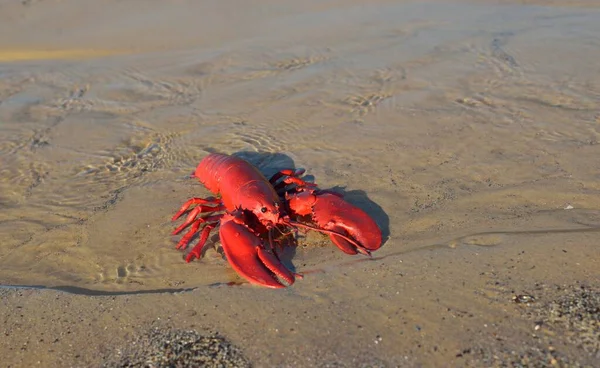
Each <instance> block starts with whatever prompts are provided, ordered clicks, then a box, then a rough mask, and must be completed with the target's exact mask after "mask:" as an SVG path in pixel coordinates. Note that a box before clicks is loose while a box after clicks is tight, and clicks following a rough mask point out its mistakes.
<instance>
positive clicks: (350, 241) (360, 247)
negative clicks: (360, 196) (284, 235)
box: [289, 221, 371, 257]
mask: <svg viewBox="0 0 600 368" xmlns="http://www.w3.org/2000/svg"><path fill="white" fill-rule="evenodd" d="M289 225H292V226H299V227H303V228H306V229H310V230H315V231H318V232H320V233H324V234H333V235H335V236H339V237H340V238H342V239H344V240H346V241H347V242H349V243H350V244H352V245H354V246H355V247H356V248H357V249H358V251H359V252H360V253H362V254H364V255H366V256H369V257H371V252H370V251H369V250H368V249H367V248H365V247H363V246H362V245H360V244H358V243H357V242H356V241H354V240H353V239H350V238H349V237H347V236H346V235H344V234H340V233H338V232H336V231H333V230H327V229H319V228H318V227H314V226H310V225H306V224H301V223H299V222H295V221H290V222H289Z"/></svg>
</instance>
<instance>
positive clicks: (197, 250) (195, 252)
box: [185, 224, 215, 263]
mask: <svg viewBox="0 0 600 368" xmlns="http://www.w3.org/2000/svg"><path fill="white" fill-rule="evenodd" d="M214 228H215V224H209V225H206V226H205V227H204V229H202V234H201V235H200V240H199V241H198V244H196V246H195V247H194V248H193V249H192V251H191V252H189V253H188V255H187V257H185V261H186V262H188V263H189V262H191V261H192V260H194V258H198V259H200V258H202V250H203V249H204V247H205V246H206V240H208V236H209V235H210V232H211V231H212V229H214Z"/></svg>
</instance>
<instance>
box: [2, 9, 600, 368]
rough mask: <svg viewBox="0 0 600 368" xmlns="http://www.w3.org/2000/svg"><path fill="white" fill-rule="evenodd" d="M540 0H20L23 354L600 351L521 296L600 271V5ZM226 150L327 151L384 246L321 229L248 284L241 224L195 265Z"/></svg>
mask: <svg viewBox="0 0 600 368" xmlns="http://www.w3.org/2000/svg"><path fill="white" fill-rule="evenodd" d="M519 3H529V4H532V5H523V4H511V3H510V1H507V0H497V1H495V3H493V2H492V1H491V0H490V2H477V3H476V4H471V3H466V2H465V3H461V2H453V1H440V2H427V3H423V2H398V1H385V0H372V1H370V2H359V1H354V0H347V1H328V2H322V1H312V0H311V1H303V2H281V1H271V0H261V1H260V2H252V3H251V4H250V2H246V1H243V2H242V1H240V2H231V1H230V2H223V1H202V2H198V1H186V0H173V1H170V2H148V1H145V0H126V1H104V2H97V1H91V0H90V1H83V0H38V1H35V0H33V1H23V2H14V1H3V0H0V164H1V165H0V239H1V240H2V241H1V242H0V285H2V286H1V287H0V299H2V303H0V316H1V317H2V318H1V319H2V321H3V323H4V324H3V335H4V336H5V337H6V338H4V339H0V354H1V355H2V356H3V359H4V360H3V362H4V363H5V364H9V365H11V366H26V367H29V366H32V365H34V364H40V362H41V363H44V366H60V367H63V366H99V365H100V364H101V363H102V362H103V361H105V360H106V359H105V358H106V357H107V356H110V355H114V354H116V355H117V356H120V354H121V352H122V351H123V350H122V348H123V347H124V346H126V345H131V341H134V340H132V338H133V336H135V335H139V334H142V335H143V331H145V330H146V329H147V328H148V327H156V326H158V327H161V328H164V329H165V330H166V331H170V330H171V329H173V328H177V329H188V328H191V329H195V330H196V331H197V332H202V330H203V329H208V328H210V329H212V330H216V331H219V332H220V333H222V334H224V336H226V337H227V338H228V339H230V340H231V341H232V343H233V344H235V345H236V346H240V347H241V348H242V350H243V351H244V353H245V354H246V355H247V356H248V358H249V359H250V360H251V361H252V362H253V363H254V364H255V366H269V367H275V366H281V367H287V366H294V367H297V366H298V367H299V366H310V367H312V366H325V365H326V364H329V363H331V364H332V365H334V364H335V366H340V367H342V366H349V367H355V366H361V364H363V366H415V367H420V366H444V365H450V366H465V365H466V366H469V364H471V365H472V366H481V364H482V362H491V361H493V362H498V361H499V360H500V363H501V364H499V365H500V366H501V365H502V364H504V365H505V366H506V365H511V364H513V363H514V364H522V363H523V361H522V359H520V356H533V357H538V358H537V359H539V360H540V361H537V363H539V365H540V366H544V364H545V363H540V362H541V361H542V360H543V359H546V361H547V362H548V361H549V362H550V363H548V364H552V363H551V362H552V359H554V360H556V361H559V362H563V361H564V360H562V359H563V358H564V359H567V361H570V362H579V363H581V364H588V365H593V363H592V362H595V361H597V356H598V355H597V354H598V351H597V349H596V350H595V351H587V350H582V349H581V348H580V346H579V345H578V343H576V342H575V343H574V342H573V340H569V338H565V336H568V335H569V334H572V335H573V336H575V337H577V336H580V335H581V334H579V332H578V330H573V329H572V328H571V330H569V328H568V326H567V328H566V330H564V329H562V328H563V327H560V326H559V327H556V326H553V325H552V324H551V323H550V322H544V324H543V326H541V327H540V328H539V329H538V328H537V327H535V325H533V324H532V323H535V324H538V323H540V322H539V321H540V320H539V319H534V317H533V316H532V317H531V318H530V319H527V318H525V319H524V318H523V317H522V316H523V314H526V313H527V311H528V309H527V305H523V304H518V303H515V299H514V298H515V297H516V296H518V295H531V296H532V297H535V298H537V300H538V301H539V302H540V303H546V302H549V301H551V300H552V298H554V296H553V295H554V294H557V293H558V294H560V293H559V292H558V291H560V290H561V288H562V290H580V286H582V285H584V284H586V283H587V284H588V285H592V286H594V285H598V284H599V283H600V281H599V280H600V272H599V270H600V264H599V263H600V248H598V241H597V240H598V236H599V235H600V196H599V190H600V184H599V179H600V176H599V173H600V161H599V160H597V157H598V156H599V153H600V145H599V144H598V142H599V140H600V105H599V104H598V102H599V101H600V79H599V77H598V76H599V75H600V66H599V65H600V64H598V62H597V60H599V59H600V58H599V57H600V47H599V46H600V10H598V9H597V8H595V7H592V6H591V5H594V4H595V3H594V2H593V1H592V0H576V1H571V0H552V1H544V2H543V3H544V4H547V5H549V4H552V5H556V6H539V5H533V3H535V0H526V1H519ZM540 3H542V2H540ZM567 5H568V6H567ZM215 151H218V152H223V153H229V154H234V153H235V154H238V155H241V156H243V157H245V158H247V159H248V160H250V161H251V162H253V163H255V164H256V165H258V166H259V167H260V168H261V169H262V170H263V171H264V172H265V174H267V175H268V174H270V173H273V172H274V171H275V170H277V169H279V168H283V167H289V166H295V167H303V168H306V170H307V172H308V174H309V175H311V176H312V177H313V178H314V179H315V181H316V182H317V183H318V184H319V185H320V186H321V187H322V188H334V189H335V190H338V191H340V192H344V193H345V194H346V197H347V198H348V200H349V201H350V202H352V203H355V204H356V205H358V206H360V207H362V208H364V209H365V210H366V211H367V212H368V213H369V214H370V215H371V216H373V218H374V219H375V220H376V221H377V222H378V224H379V225H380V226H381V228H382V230H383V233H384V235H385V236H386V238H387V239H386V242H385V244H384V246H383V247H382V248H381V249H380V250H378V251H377V252H375V253H374V254H373V256H374V257H373V259H367V258H366V257H363V256H352V257H351V256H348V255H346V254H344V253H342V252H341V251H339V250H338V249H337V248H336V247H335V246H333V245H332V244H331V243H330V242H329V240H328V239H327V238H326V237H323V236H321V235H319V234H314V233H309V234H308V235H307V236H306V237H303V238H301V239H300V240H299V243H300V246H299V247H297V248H296V249H288V252H287V253H286V254H285V262H286V263H287V264H288V265H289V266H290V267H293V268H294V269H295V270H296V271H297V272H301V273H303V274H304V275H305V277H304V279H302V280H297V281H296V283H295V284H294V285H293V286H292V287H289V288H286V289H283V290H278V291H274V290H270V289H264V288H258V287H249V286H248V285H247V284H242V285H240V286H238V287H230V286H228V284H229V283H232V282H233V283H234V284H235V285H238V284H239V283H241V282H243V280H241V279H240V278H239V277H237V275H236V274H235V273H234V272H233V271H232V269H231V267H229V265H228V264H227V261H226V260H225V259H224V258H223V257H222V256H221V254H220V253H219V252H218V245H219V244H218V236H217V234H216V233H215V234H214V235H213V237H212V240H211V242H212V243H213V244H215V246H216V249H213V248H209V249H208V250H207V252H206V254H205V257H204V258H203V259H202V260H201V261H194V262H192V263H189V264H187V263H185V261H184V256H185V254H184V253H183V252H180V251H177V250H176V249H175V245H176V244H177V241H178V240H179V237H177V236H175V237H173V236H171V235H170V233H171V231H172V230H173V229H174V228H175V227H176V226H177V225H179V223H180V222H176V223H172V222H171V221H170V219H171V216H172V215H173V214H174V213H175V212H176V211H177V210H178V209H179V207H180V206H181V204H182V203H183V202H184V201H185V200H187V199H188V198H190V197H197V196H208V195H209V194H210V193H208V192H207V191H206V190H205V189H204V188H203V187H202V186H201V185H200V184H199V183H197V182H196V181H194V180H192V179H189V174H190V172H191V171H192V170H193V169H194V168H195V167H196V165H197V164H198V162H199V161H200V160H201V159H202V158H203V157H204V156H205V155H206V154H208V153H209V152H215ZM565 285H567V286H568V287H566V288H565ZM15 286H18V288H17V287H15ZM31 286H33V287H37V288H56V289H58V290H60V291H61V292H57V291H51V290H31V288H30V287H31ZM595 290H597V289H595ZM62 291H67V292H68V294H65V293H62ZM596 292H597V291H596ZM81 294H84V295H81ZM574 295H575V298H580V299H581V297H580V296H577V295H579V294H577V293H575V294H574ZM544 298H546V299H544ZM517 300H518V299H517ZM526 304H527V303H526ZM534 305H535V304H534ZM540 305H542V304H540ZM535 318H537V317H535ZM582 318H583V317H582ZM586 318H587V317H586ZM584 319H585V318H584ZM583 322H585V323H587V325H586V326H588V327H590V326H591V328H590V329H589V331H591V335H590V336H591V337H592V339H594V338H597V337H598V336H597V335H596V336H594V330H593V327H594V326H597V321H595V320H593V319H590V318H588V319H587V320H585V321H583ZM583 322H582V323H583ZM594 323H596V325H594ZM571 327H572V326H571ZM565 331H566V332H567V333H564V332H565ZM586 336H587V335H586ZM586 338H587V337H586ZM575 340H576V339H575ZM83 341H85V342H86V343H82V342H83ZM593 341H596V340H593ZM549 347H552V351H549V350H548V349H550V348H549ZM515 354H516V358H515ZM511 359H517V360H511ZM448 362H450V363H448ZM469 362H471V363H469ZM511 362H512V363H511ZM515 362H516V363H515ZM548 364H547V365H548Z"/></svg>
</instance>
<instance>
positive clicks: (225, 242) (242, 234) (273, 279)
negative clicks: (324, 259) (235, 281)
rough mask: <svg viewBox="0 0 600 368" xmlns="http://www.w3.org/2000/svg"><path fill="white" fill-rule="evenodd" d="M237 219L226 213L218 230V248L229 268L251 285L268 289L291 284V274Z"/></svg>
mask: <svg viewBox="0 0 600 368" xmlns="http://www.w3.org/2000/svg"><path fill="white" fill-rule="evenodd" d="M240 220H241V219H240V218H238V217H236V216H235V215H232V214H226V215H225V216H223V219H222V220H221V228H220V230H219V237H220V239H221V245H222V246H223V250H224V252H225V256H226V257H227V260H228V261H229V264H231V267H233V269H234V270H235V271H236V272H237V273H238V274H239V275H240V276H242V277H243V278H245V279H246V280H248V281H249V282H250V283H251V284H255V285H260V286H266V287H270V288H284V287H286V286H289V285H292V284H293V283H294V281H295V274H294V273H292V272H291V271H290V270H288V269H287V268H286V267H285V266H284V265H283V264H282V263H281V261H280V260H279V258H277V256H276V255H275V254H274V253H273V252H272V251H271V250H267V249H266V248H265V246H264V244H263V242H262V241H261V239H260V238H259V237H258V236H256V234H254V233H253V232H252V231H251V230H250V229H248V227H247V226H246V225H245V224H244V223H243V221H240ZM280 280H283V281H285V282H286V283H287V284H288V285H285V284H283V283H282V282H281V281H280Z"/></svg>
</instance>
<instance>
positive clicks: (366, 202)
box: [232, 151, 390, 268]
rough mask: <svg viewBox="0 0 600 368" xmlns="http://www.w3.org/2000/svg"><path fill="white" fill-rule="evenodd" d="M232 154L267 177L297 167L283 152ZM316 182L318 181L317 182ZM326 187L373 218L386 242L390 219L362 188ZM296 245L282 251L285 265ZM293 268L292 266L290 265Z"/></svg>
mask: <svg viewBox="0 0 600 368" xmlns="http://www.w3.org/2000/svg"><path fill="white" fill-rule="evenodd" d="M232 156H236V157H239V158H242V159H244V160H246V161H248V162H249V163H251V164H252V165H254V166H256V167H257V168H258V169H259V170H260V172H261V173H262V174H263V175H265V177H267V178H269V177H271V176H272V175H273V174H275V173H277V172H278V171H280V170H283V169H297V167H296V165H295V163H294V160H293V159H292V158H291V157H290V156H288V155H286V154H284V153H272V152H252V151H240V152H236V153H234V154H233V155H232ZM302 179H304V180H306V181H308V182H313V183H314V182H315V177H314V176H313V175H310V174H307V175H304V176H303V177H302ZM317 184H318V182H317ZM320 189H327V190H330V191H333V192H336V193H339V194H341V195H343V196H344V199H345V200H346V201H347V202H348V203H350V204H352V205H354V206H356V207H358V208H360V209H362V210H363V211H365V212H366V213H367V214H368V215H369V216H371V218H373V220H374V221H375V222H376V223H377V225H378V226H379V228H380V229H381V235H382V246H383V244H385V243H386V241H387V240H388V238H389V236H390V220H389V217H388V215H387V214H386V213H385V211H384V210H383V209H382V208H381V206H379V205H378V204H377V203H375V202H373V201H372V200H371V199H369V197H368V195H367V193H366V192H365V191H363V190H346V187H342V186H335V187H333V188H320ZM295 249H296V247H286V248H285V252H283V254H282V255H281V256H282V261H283V262H284V263H285V265H286V266H288V267H290V266H291V259H292V258H293V257H294V255H295V254H296V251H295ZM292 268H293V267H292Z"/></svg>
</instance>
